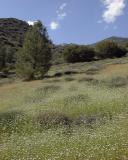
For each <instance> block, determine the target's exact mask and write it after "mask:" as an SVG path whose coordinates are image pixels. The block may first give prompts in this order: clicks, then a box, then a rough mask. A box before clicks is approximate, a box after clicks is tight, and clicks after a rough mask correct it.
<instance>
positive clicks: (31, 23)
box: [27, 21, 37, 26]
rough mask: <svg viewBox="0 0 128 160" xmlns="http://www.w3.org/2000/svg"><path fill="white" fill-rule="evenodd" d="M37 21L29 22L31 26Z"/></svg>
mask: <svg viewBox="0 0 128 160" xmlns="http://www.w3.org/2000/svg"><path fill="white" fill-rule="evenodd" d="M36 22H37V21H28V22H27V23H28V24H29V25H30V26H33V25H34V24H35V23H36Z"/></svg>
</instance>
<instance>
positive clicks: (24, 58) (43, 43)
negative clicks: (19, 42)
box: [16, 22, 51, 80]
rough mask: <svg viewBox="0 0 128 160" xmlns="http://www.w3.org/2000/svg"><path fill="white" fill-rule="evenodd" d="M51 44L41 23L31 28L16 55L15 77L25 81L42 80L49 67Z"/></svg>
mask: <svg viewBox="0 0 128 160" xmlns="http://www.w3.org/2000/svg"><path fill="white" fill-rule="evenodd" d="M50 44H51V42H50V40H49V38H48V35H47V32H46V28H45V27H44V26H43V25H42V23H41V22H37V23H36V24H35V25H34V26H32V27H31V28H30V29H29V30H28V32H27V34H26V36H25V40H24V43H23V48H21V49H20V51H19V52H18V54H17V64H16V71H17V75H18V76H20V77H21V78H23V79H25V80H32V79H40V78H43V77H44V75H45V74H46V73H47V71H48V70H49V67H50V60H51V46H50Z"/></svg>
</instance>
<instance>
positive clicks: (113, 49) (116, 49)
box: [96, 41, 127, 58]
mask: <svg viewBox="0 0 128 160" xmlns="http://www.w3.org/2000/svg"><path fill="white" fill-rule="evenodd" d="M126 53H127V51H126V49H125V48H124V47H122V46H119V45H118V44H117V43H116V42H114V41H102V42H100V43H98V44H97V45H96V54H97V57H99V58H114V57H117V58H119V57H122V56H125V55H126Z"/></svg>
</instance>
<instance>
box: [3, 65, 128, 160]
mask: <svg viewBox="0 0 128 160" xmlns="http://www.w3.org/2000/svg"><path fill="white" fill-rule="evenodd" d="M116 65H117V66H116ZM99 66H100V67H99ZM68 67H70V71H71V69H72V68H73V69H74V68H78V69H79V70H81V73H77V74H76V73H75V74H70V75H69V73H68V74H67V75H62V76H61V77H52V78H45V79H44V80H42V81H32V82H19V81H17V82H11V83H6V84H3V83H2V84H1V86H0V160H127V159H128V120H127V119H128V68H127V64H126V63H125V64H113V65H112V64H108V63H106V65H105V66H102V65H101V64H99V65H97V66H93V67H92V66H91V64H90V66H89V64H88V65H87V68H88V70H85V68H84V67H86V64H85V66H84V64H83V63H81V64H76V66H68ZM117 68H123V71H122V72H121V70H120V69H117ZM59 69H60V67H59ZM66 69H68V68H66ZM109 69H110V71H111V72H109ZM60 70H61V69H60ZM62 70H64V66H62ZM54 71H55V67H54V68H53V70H51V71H50V73H53V72H54ZM59 72H60V71H59Z"/></svg>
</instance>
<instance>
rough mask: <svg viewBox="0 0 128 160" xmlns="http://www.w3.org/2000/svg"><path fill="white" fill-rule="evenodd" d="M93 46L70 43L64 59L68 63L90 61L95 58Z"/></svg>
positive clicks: (65, 50)
mask: <svg viewBox="0 0 128 160" xmlns="http://www.w3.org/2000/svg"><path fill="white" fill-rule="evenodd" d="M94 57H95V51H94V49H93V48H91V47H88V46H84V45H81V46H79V45H73V44H72V45H69V46H67V47H66V48H65V49H64V59H65V61H66V62H68V63H76V62H86V61H87V62H88V61H92V60H94Z"/></svg>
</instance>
